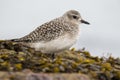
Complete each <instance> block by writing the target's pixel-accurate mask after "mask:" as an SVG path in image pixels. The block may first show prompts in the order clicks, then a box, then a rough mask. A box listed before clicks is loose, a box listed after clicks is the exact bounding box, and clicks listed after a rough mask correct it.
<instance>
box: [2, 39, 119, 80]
mask: <svg viewBox="0 0 120 80" xmlns="http://www.w3.org/2000/svg"><path fill="white" fill-rule="evenodd" d="M48 46H49V45H48ZM26 69H27V70H28V71H30V72H35V73H36V72H37V73H40V72H43V73H81V74H85V75H88V76H89V77H90V78H91V79H92V78H93V79H92V80H96V79H97V80H104V79H106V80H109V79H111V80H114V79H115V80H120V58H113V57H112V56H110V57H109V58H105V59H104V58H103V57H101V58H99V57H94V56H91V55H90V53H89V52H88V51H85V50H84V49H82V50H78V51H76V50H75V49H74V48H73V49H71V50H66V51H63V52H60V53H58V54H55V55H54V57H53V55H52V54H43V53H41V52H38V51H35V50H34V49H33V48H30V47H28V46H24V45H22V44H20V43H15V42H11V41H0V71H6V72H13V73H14V72H21V73H22V72H23V71H24V70H26ZM30 72H28V73H30ZM3 74H5V73H3ZM3 74H2V75H3ZM40 76H41V75H40ZM1 77H2V76H1V75H0V78H1ZM11 78H14V76H13V77H11ZM49 79H50V78H49ZM49 79H48V80H49ZM11 80H12V79H11ZM13 80H14V79H13ZM31 80H32V79H31ZM33 80H34V79H33ZM38 80H39V79H38ZM76 80H77V79H76Z"/></svg>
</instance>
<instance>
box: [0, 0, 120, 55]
mask: <svg viewBox="0 0 120 80" xmlns="http://www.w3.org/2000/svg"><path fill="white" fill-rule="evenodd" d="M71 9H75V10H78V11H79V12H80V13H81V15H82V17H83V18H84V19H85V20H87V21H89V22H90V23H91V25H89V26H88V25H84V24H82V25H80V27H81V36H80V39H79V41H78V42H77V44H76V45H75V47H76V48H78V49H79V48H83V47H85V48H86V49H87V50H89V51H90V52H91V54H92V55H95V56H103V53H112V55H113V56H115V57H120V0H71V1H68V0H0V39H11V38H17V37H22V36H24V35H26V34H28V33H29V32H31V31H33V30H34V29H35V28H36V27H37V26H40V25H41V24H43V23H45V22H47V21H49V20H51V19H54V18H56V17H59V16H61V15H63V14H64V12H66V11H68V10H71ZM105 56H106V55H105Z"/></svg>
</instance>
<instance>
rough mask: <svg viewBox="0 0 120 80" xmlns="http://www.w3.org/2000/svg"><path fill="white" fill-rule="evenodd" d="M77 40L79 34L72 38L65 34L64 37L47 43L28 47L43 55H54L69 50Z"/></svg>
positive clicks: (32, 44) (33, 44)
mask: <svg viewBox="0 0 120 80" xmlns="http://www.w3.org/2000/svg"><path fill="white" fill-rule="evenodd" d="M78 38H79V33H78V34H76V35H74V36H73V37H71V36H70V35H69V34H65V35H64V36H60V37H59V38H57V39H55V40H52V41H49V42H39V43H31V44H30V46H31V47H33V48H35V49H36V50H37V51H41V52H43V53H55V52H59V51H62V50H65V49H69V48H70V47H71V46H72V45H73V44H75V42H76V41H77V39H78Z"/></svg>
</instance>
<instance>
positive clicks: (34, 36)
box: [11, 10, 90, 54]
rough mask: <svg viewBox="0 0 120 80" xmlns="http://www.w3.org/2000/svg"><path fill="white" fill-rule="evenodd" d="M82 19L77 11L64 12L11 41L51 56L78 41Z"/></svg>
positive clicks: (85, 22)
mask: <svg viewBox="0 0 120 80" xmlns="http://www.w3.org/2000/svg"><path fill="white" fill-rule="evenodd" d="M81 23H84V24H90V23H89V22H87V21H85V20H84V19H82V17H81V15H80V13H79V12H78V11H77V10H69V11H66V12H65V13H64V14H63V15H62V16H60V17H57V18H55V19H52V20H51V21H48V22H46V23H44V24H42V25H41V26H38V27H37V28H36V29H35V30H33V31H32V32H30V33H29V34H28V35H25V36H23V37H21V38H16V39H11V41H14V42H20V43H22V44H24V45H26V46H29V47H31V48H34V49H35V50H36V51H41V52H42V53H46V54H51V53H58V52H61V51H64V50H67V49H70V48H71V47H72V46H73V45H74V44H75V43H76V42H77V40H78V39H79V35H80V27H79V25H80V24H81Z"/></svg>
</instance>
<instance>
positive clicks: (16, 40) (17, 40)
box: [9, 39, 20, 42]
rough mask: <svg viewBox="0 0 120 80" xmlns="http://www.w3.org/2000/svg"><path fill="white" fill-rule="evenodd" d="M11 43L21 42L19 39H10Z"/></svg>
mask: <svg viewBox="0 0 120 80" xmlns="http://www.w3.org/2000/svg"><path fill="white" fill-rule="evenodd" d="M9 41H13V42H20V40H19V39H10V40H9Z"/></svg>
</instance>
